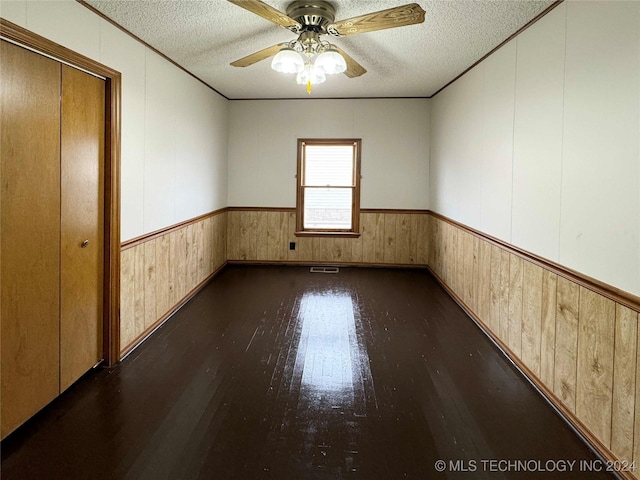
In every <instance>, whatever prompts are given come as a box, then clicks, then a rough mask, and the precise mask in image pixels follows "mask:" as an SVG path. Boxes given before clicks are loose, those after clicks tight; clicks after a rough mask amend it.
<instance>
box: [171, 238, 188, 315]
mask: <svg viewBox="0 0 640 480" xmlns="http://www.w3.org/2000/svg"><path fill="white" fill-rule="evenodd" d="M171 235H172V244H171V248H172V253H171V258H172V259H173V261H172V262H171V263H172V267H173V271H172V273H173V285H174V290H173V293H174V297H173V304H174V305H175V304H176V303H178V302H179V301H180V300H182V299H183V298H184V296H185V295H186V294H187V277H186V271H187V238H186V229H184V228H181V229H180V230H176V231H175V232H172V234H171Z"/></svg>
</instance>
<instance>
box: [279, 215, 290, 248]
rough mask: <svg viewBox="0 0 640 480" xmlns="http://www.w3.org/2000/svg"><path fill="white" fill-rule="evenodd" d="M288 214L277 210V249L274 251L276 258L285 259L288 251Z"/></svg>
mask: <svg viewBox="0 0 640 480" xmlns="http://www.w3.org/2000/svg"><path fill="white" fill-rule="evenodd" d="M288 219H289V214H288V213H287V212H278V223H277V227H278V228H279V232H278V251H277V252H276V258H277V260H286V259H287V252H288V251H289V221H288Z"/></svg>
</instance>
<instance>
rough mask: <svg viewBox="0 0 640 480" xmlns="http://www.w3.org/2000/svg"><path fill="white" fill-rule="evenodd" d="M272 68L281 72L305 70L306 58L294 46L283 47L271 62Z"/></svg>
mask: <svg viewBox="0 0 640 480" xmlns="http://www.w3.org/2000/svg"><path fill="white" fill-rule="evenodd" d="M271 68H272V69H274V70H275V71H276V72H279V73H298V74H299V73H300V72H302V71H303V70H304V60H303V59H302V57H301V56H300V54H299V53H298V52H296V51H295V50H294V49H293V48H289V47H284V48H282V49H281V50H280V51H279V52H278V53H277V54H276V56H275V57H273V61H272V62H271Z"/></svg>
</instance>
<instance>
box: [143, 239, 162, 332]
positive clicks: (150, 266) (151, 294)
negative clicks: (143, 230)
mask: <svg viewBox="0 0 640 480" xmlns="http://www.w3.org/2000/svg"><path fill="white" fill-rule="evenodd" d="M141 247H142V248H144V328H145V330H146V329H147V328H149V327H150V326H151V325H153V324H154V323H155V321H156V319H157V318H158V317H157V316H156V306H157V302H156V287H157V285H156V242H155V240H150V241H148V242H145V243H143V244H142V245H141Z"/></svg>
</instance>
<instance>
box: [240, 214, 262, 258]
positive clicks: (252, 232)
mask: <svg viewBox="0 0 640 480" xmlns="http://www.w3.org/2000/svg"><path fill="white" fill-rule="evenodd" d="M240 213H241V215H240V241H239V253H240V255H239V257H240V260H256V259H257V256H258V254H257V236H256V234H257V222H258V216H257V214H256V213H257V212H253V211H246V212H240Z"/></svg>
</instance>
